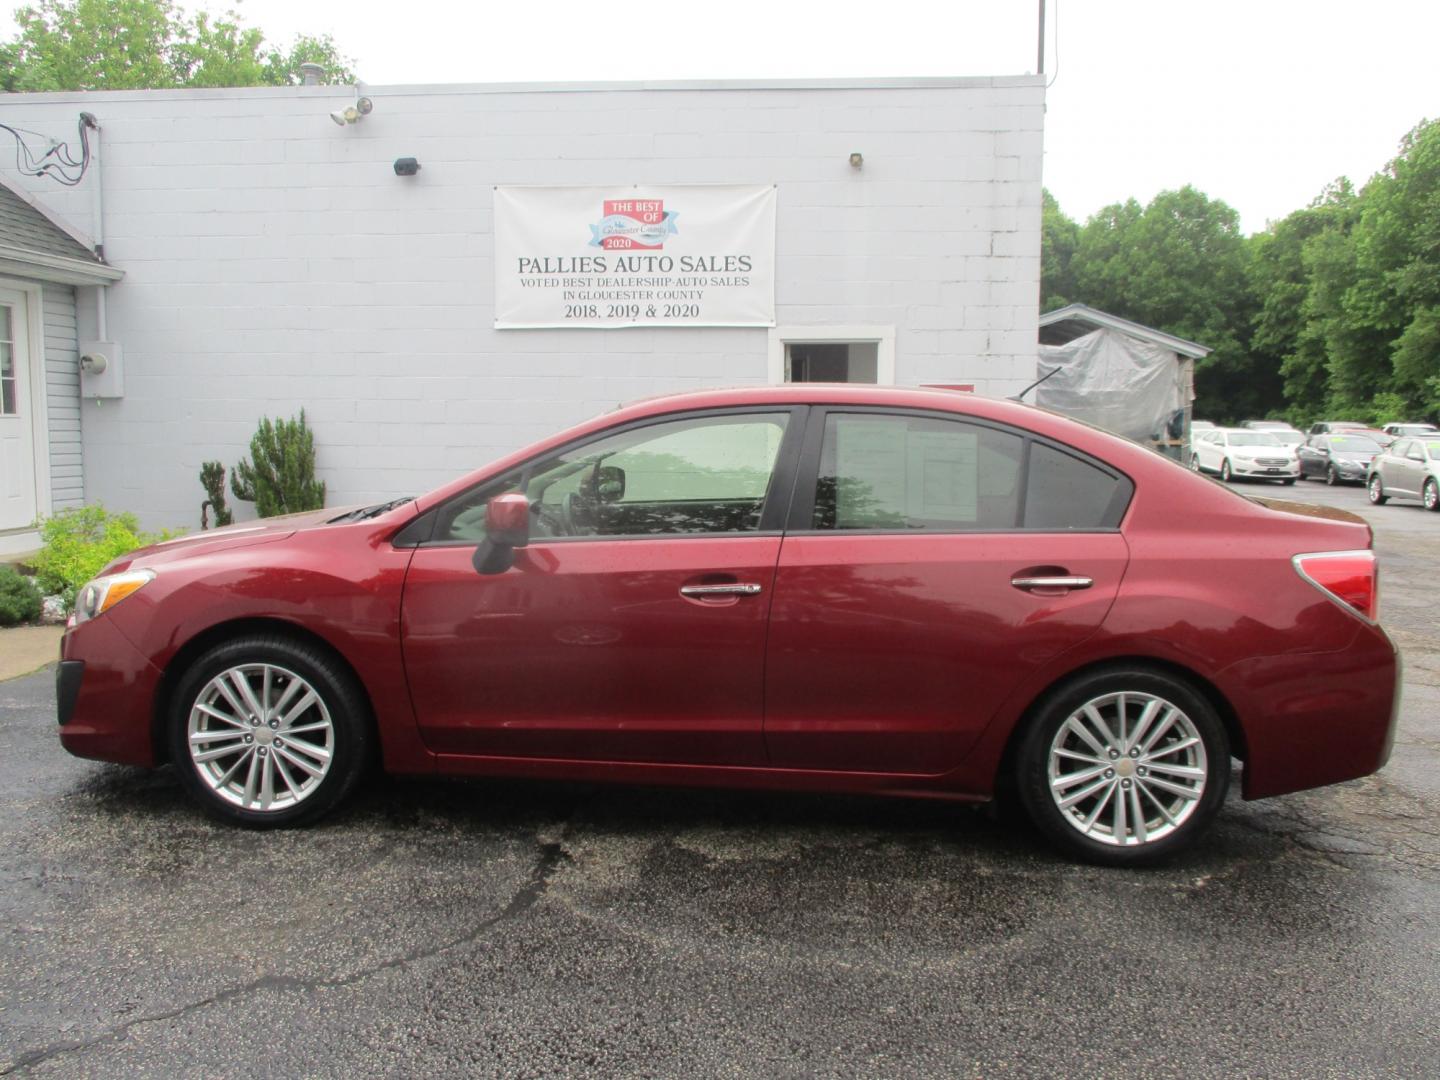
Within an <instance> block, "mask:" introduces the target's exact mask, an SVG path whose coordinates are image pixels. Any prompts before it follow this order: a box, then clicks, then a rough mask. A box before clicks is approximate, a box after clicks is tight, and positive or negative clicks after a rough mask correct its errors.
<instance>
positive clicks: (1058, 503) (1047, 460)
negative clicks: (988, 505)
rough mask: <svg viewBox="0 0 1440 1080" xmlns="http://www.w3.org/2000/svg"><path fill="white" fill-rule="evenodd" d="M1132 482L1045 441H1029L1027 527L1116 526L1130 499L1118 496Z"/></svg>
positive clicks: (1088, 527)
mask: <svg viewBox="0 0 1440 1080" xmlns="http://www.w3.org/2000/svg"><path fill="white" fill-rule="evenodd" d="M1129 486H1130V482H1129V481H1128V480H1125V479H1122V478H1120V477H1117V476H1112V475H1110V474H1109V473H1107V472H1105V471H1103V470H1101V469H1097V468H1096V467H1095V466H1094V465H1091V464H1090V463H1089V462H1087V461H1082V460H1080V459H1079V458H1077V457H1073V456H1071V455H1070V454H1067V453H1064V452H1063V451H1060V450H1056V449H1054V448H1053V447H1049V446H1046V445H1044V444H1043V443H1038V442H1037V443H1032V444H1031V445H1030V473H1029V480H1028V483H1027V485H1026V490H1025V528H1027V529H1046V530H1055V531H1059V530H1063V529H1113V528H1115V527H1116V526H1117V525H1119V524H1120V517H1121V516H1122V515H1123V514H1124V512H1125V506H1126V504H1127V503H1128V501H1129V499H1128V491H1127V492H1126V498H1125V499H1118V498H1117V497H1116V496H1117V494H1118V493H1119V492H1120V489H1121V488H1122V487H1124V488H1129Z"/></svg>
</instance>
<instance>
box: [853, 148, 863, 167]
mask: <svg viewBox="0 0 1440 1080" xmlns="http://www.w3.org/2000/svg"><path fill="white" fill-rule="evenodd" d="M864 164H865V155H864V154H862V153H860V151H858V150H857V151H855V152H854V153H853V154H851V155H850V168H852V169H858V168H860V166H862V165H864Z"/></svg>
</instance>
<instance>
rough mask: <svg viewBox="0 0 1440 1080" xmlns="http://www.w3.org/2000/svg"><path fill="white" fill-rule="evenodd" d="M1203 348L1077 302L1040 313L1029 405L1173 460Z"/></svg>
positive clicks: (1185, 433)
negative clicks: (1032, 403) (1032, 397)
mask: <svg viewBox="0 0 1440 1080" xmlns="http://www.w3.org/2000/svg"><path fill="white" fill-rule="evenodd" d="M1210 352H1211V350H1210V348H1209V347H1208V346H1205V345H1201V344H1199V343H1198V342H1194V341H1189V340H1187V339H1185V338H1182V337H1176V336H1175V335H1174V334H1167V333H1166V332H1165V331H1163V330H1156V329H1155V328H1154V327H1150V326H1144V325H1142V324H1140V323H1137V322H1132V321H1130V320H1129V319H1122V318H1121V317H1120V316H1118V315H1111V314H1109V313H1107V312H1104V311H1099V310H1097V309H1095V308H1092V307H1089V306H1087V305H1085V304H1068V305H1067V306H1065V307H1062V308H1058V309H1056V310H1055V311H1051V312H1048V313H1046V314H1044V315H1042V316H1040V346H1039V358H1040V372H1039V374H1040V375H1041V380H1040V382H1039V383H1038V384H1037V385H1036V388H1035V403H1036V404H1037V405H1043V406H1045V407H1046V408H1048V409H1054V410H1055V411H1056V412H1061V413H1064V414H1066V415H1067V416H1073V417H1075V418H1076V419H1077V420H1084V421H1086V422H1088V423H1091V424H1095V425H1096V426H1098V427H1103V428H1105V429H1107V430H1109V431H1113V432H1115V433H1117V434H1119V435H1124V436H1125V437H1126V438H1130V439H1134V440H1135V441H1136V442H1143V443H1148V444H1149V445H1152V446H1154V447H1155V448H1156V449H1157V450H1160V451H1161V452H1162V453H1166V454H1169V455H1170V456H1171V457H1179V456H1180V452H1181V450H1182V448H1183V447H1184V446H1185V444H1186V442H1187V440H1188V439H1189V437H1190V414H1191V408H1192V405H1193V402H1194V400H1195V361H1197V360H1201V359H1203V358H1204V357H1206V356H1208V355H1209V354H1210Z"/></svg>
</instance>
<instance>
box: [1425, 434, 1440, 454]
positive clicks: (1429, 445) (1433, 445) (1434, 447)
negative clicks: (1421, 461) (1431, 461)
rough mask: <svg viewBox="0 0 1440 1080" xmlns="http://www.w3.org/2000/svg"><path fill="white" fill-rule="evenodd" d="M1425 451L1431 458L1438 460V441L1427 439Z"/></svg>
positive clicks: (1439, 445) (1439, 440) (1439, 447)
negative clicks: (1427, 451)
mask: <svg viewBox="0 0 1440 1080" xmlns="http://www.w3.org/2000/svg"><path fill="white" fill-rule="evenodd" d="M1425 449H1426V450H1429V451H1430V456H1431V457H1432V458H1440V439H1427V440H1426V441H1425Z"/></svg>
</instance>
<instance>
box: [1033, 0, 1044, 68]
mask: <svg viewBox="0 0 1440 1080" xmlns="http://www.w3.org/2000/svg"><path fill="white" fill-rule="evenodd" d="M1035 74H1036V75H1044V74H1045V0H1040V40H1039V46H1038V48H1037V51H1036V54H1035Z"/></svg>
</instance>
